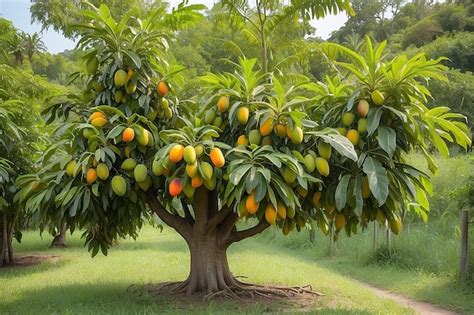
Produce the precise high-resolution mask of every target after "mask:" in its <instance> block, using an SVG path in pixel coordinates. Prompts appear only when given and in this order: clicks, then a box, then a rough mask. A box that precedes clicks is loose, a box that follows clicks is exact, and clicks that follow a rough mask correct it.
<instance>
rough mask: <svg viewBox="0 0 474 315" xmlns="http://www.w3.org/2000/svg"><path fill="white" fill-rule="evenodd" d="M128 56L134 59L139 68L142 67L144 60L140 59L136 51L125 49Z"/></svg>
mask: <svg viewBox="0 0 474 315" xmlns="http://www.w3.org/2000/svg"><path fill="white" fill-rule="evenodd" d="M124 52H125V54H127V56H129V57H130V59H131V60H132V61H133V63H134V64H135V66H136V67H137V69H140V68H141V67H142V61H141V60H140V57H138V55H137V54H136V53H134V52H133V51H131V50H125V51H124Z"/></svg>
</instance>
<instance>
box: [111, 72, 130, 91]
mask: <svg viewBox="0 0 474 315" xmlns="http://www.w3.org/2000/svg"><path fill="white" fill-rule="evenodd" d="M126 79H127V73H126V72H125V71H123V70H122V69H119V70H117V71H115V74H114V84H115V86H116V87H118V88H119V87H122V86H123V85H124V84H125V80H126Z"/></svg>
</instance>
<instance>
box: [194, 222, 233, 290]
mask: <svg viewBox="0 0 474 315" xmlns="http://www.w3.org/2000/svg"><path fill="white" fill-rule="evenodd" d="M193 234H194V237H193V239H192V240H191V241H189V243H188V246H189V251H190V254H191V267H190V272H189V276H188V278H187V280H186V281H185V283H186V295H192V294H194V293H196V292H201V293H207V294H210V293H212V292H218V291H223V290H226V289H229V287H232V286H234V285H236V280H235V279H234V277H233V276H232V274H231V273H230V270H229V264H228V263H227V252H226V250H227V248H226V247H225V246H221V245H219V239H218V237H219V236H218V233H211V234H210V235H208V234H205V233H200V232H199V231H197V229H195V231H194V233H193Z"/></svg>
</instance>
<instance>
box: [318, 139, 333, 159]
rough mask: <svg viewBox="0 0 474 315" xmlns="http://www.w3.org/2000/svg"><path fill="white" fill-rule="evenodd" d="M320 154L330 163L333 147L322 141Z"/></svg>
mask: <svg viewBox="0 0 474 315" xmlns="http://www.w3.org/2000/svg"><path fill="white" fill-rule="evenodd" d="M318 152H319V155H320V156H321V157H322V158H323V159H325V160H326V161H329V159H330V158H331V153H332V147H331V145H330V144H329V143H326V142H324V141H321V140H320V141H319V142H318Z"/></svg>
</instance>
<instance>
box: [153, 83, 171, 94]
mask: <svg viewBox="0 0 474 315" xmlns="http://www.w3.org/2000/svg"><path fill="white" fill-rule="evenodd" d="M156 92H158V94H160V95H161V96H162V97H165V96H166V95H167V94H168V84H166V82H165V81H160V82H158V84H157V85H156Z"/></svg>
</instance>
